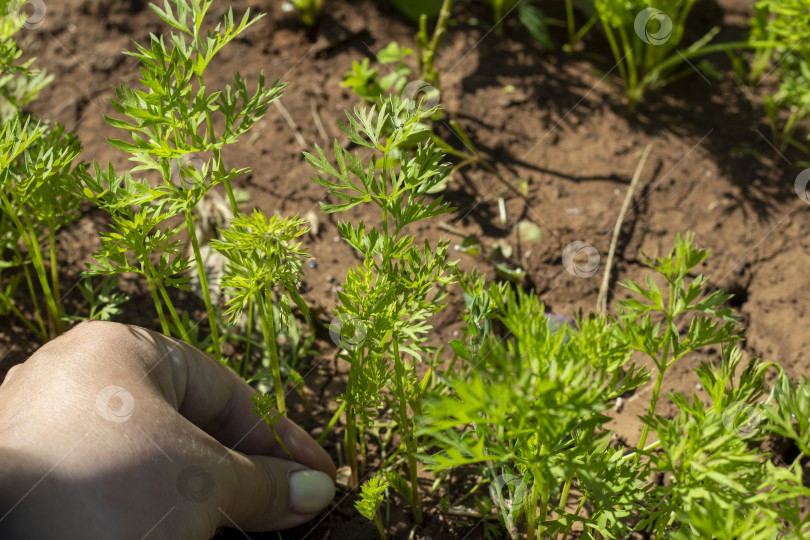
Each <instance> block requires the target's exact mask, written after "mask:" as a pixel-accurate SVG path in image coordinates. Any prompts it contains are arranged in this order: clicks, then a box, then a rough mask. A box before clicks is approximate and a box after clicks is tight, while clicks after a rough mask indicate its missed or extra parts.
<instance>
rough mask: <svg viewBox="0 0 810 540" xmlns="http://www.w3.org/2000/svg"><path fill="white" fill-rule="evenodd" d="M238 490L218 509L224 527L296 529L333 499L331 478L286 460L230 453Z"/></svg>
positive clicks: (261, 529) (251, 529)
mask: <svg viewBox="0 0 810 540" xmlns="http://www.w3.org/2000/svg"><path fill="white" fill-rule="evenodd" d="M231 457H232V460H231V465H232V472H231V473H230V474H231V475H232V476H231V478H236V479H237V485H238V487H239V489H237V490H236V496H234V497H232V499H231V500H230V501H229V503H230V504H229V505H228V507H227V510H221V512H222V514H223V517H224V518H225V519H224V520H223V521H222V524H223V525H227V526H236V527H238V528H240V529H242V530H245V531H269V530H281V529H289V528H290V527H295V526H297V525H300V524H302V523H306V522H307V521H310V520H312V519H313V518H315V517H316V516H317V515H318V513H319V512H320V511H321V510H323V509H324V508H326V507H327V506H328V505H329V503H330V502H331V501H332V499H333V498H334V496H335V485H334V483H333V482H332V479H331V478H330V477H329V476H328V475H327V474H325V473H323V472H321V471H315V470H311V469H306V468H303V467H301V465H298V464H296V463H293V462H291V461H288V460H286V459H278V458H273V457H265V456H244V455H241V454H237V453H235V452H234V453H232V454H231Z"/></svg>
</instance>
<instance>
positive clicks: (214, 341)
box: [185, 210, 222, 362]
mask: <svg viewBox="0 0 810 540" xmlns="http://www.w3.org/2000/svg"><path fill="white" fill-rule="evenodd" d="M185 214H186V228H188V236H189V239H190V240H191V248H192V250H194V262H195V263H196V264H197V274H198V275H199V276H200V287H201V288H202V293H203V302H205V311H206V313H207V314H208V326H209V327H210V331H211V346H212V347H213V349H214V357H215V358H216V359H217V360H218V361H220V362H222V346H221V345H220V343H219V328H218V327H217V320H216V315H215V314H214V308H213V306H212V305H211V291H210V289H209V287H208V277H207V276H206V274H205V264H204V263H203V260H202V254H201V253H200V242H199V241H198V240H197V232H196V231H195V230H194V219H193V217H192V216H191V210H187V211H186V213H185Z"/></svg>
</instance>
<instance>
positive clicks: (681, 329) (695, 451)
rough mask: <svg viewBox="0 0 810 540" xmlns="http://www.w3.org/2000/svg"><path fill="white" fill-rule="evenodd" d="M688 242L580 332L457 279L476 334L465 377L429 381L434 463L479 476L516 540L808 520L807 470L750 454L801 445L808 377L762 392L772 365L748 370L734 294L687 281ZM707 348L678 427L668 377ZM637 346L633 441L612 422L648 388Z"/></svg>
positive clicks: (461, 363) (738, 534)
mask: <svg viewBox="0 0 810 540" xmlns="http://www.w3.org/2000/svg"><path fill="white" fill-rule="evenodd" d="M693 242H694V236H693V235H691V234H687V235H686V236H685V237H684V238H680V237H679V238H678V239H677V244H676V247H675V249H673V250H672V251H671V252H670V253H669V254H668V255H666V256H665V257H661V258H657V259H650V258H645V261H646V263H647V264H648V265H649V266H650V268H651V270H652V272H653V273H654V274H655V275H656V276H657V278H653V277H652V276H650V277H648V278H647V280H646V284H644V285H642V284H637V283H634V282H631V281H628V282H626V283H625V284H624V285H625V286H626V287H627V288H628V289H629V290H630V291H631V292H632V293H633V297H632V298H630V299H627V300H621V301H620V302H619V303H618V306H617V309H618V314H619V315H618V319H610V318H604V317H599V316H591V317H588V318H580V319H578V320H577V321H576V327H574V326H568V325H563V326H562V327H559V326H557V327H556V329H555V327H554V326H553V325H552V324H551V321H550V319H549V318H547V317H544V307H543V305H542V304H541V303H540V302H539V300H538V299H537V297H536V296H534V295H533V294H527V293H524V292H523V291H522V290H520V289H519V290H518V291H517V292H514V291H513V290H512V289H511V288H510V287H507V286H497V285H493V286H491V287H489V288H487V287H485V286H484V283H483V280H481V279H462V280H460V282H461V284H462V286H463V287H464V289H465V292H466V293H467V298H468V310H467V314H466V320H467V340H466V341H454V342H452V343H451V346H452V348H453V350H454V352H455V354H456V359H455V365H456V368H455V370H448V371H447V372H446V373H445V376H444V377H443V381H442V384H437V385H434V386H433V389H432V391H431V400H430V401H429V402H428V403H427V404H426V405H425V406H424V407H423V410H424V415H423V417H422V423H421V426H422V427H421V429H420V430H419V431H418V434H421V435H422V436H423V437H424V438H425V439H426V440H425V441H424V443H425V446H426V447H433V448H435V449H436V450H435V451H434V452H431V453H426V454H425V455H424V459H425V461H426V463H428V464H429V465H431V466H432V467H433V469H434V470H438V471H442V470H447V469H450V468H453V467H459V466H469V465H471V464H480V465H481V466H482V469H483V471H484V472H483V474H484V475H485V476H488V477H489V478H491V482H492V483H491V489H490V497H491V499H492V501H494V502H495V506H496V507H497V508H499V509H500V512H501V517H502V521H503V524H504V527H505V529H506V532H507V533H508V534H509V535H510V536H511V537H513V538H518V537H521V536H522V533H524V532H525V534H526V537H527V538H530V539H532V538H536V537H542V538H563V539H565V538H568V537H569V535H570V534H571V533H572V530H573V528H574V527H575V526H577V527H580V528H581V529H582V530H584V532H583V534H584V537H586V538H622V537H628V536H631V535H633V534H634V533H647V534H653V535H655V537H656V538H663V537H677V538H699V537H700V538H702V537H713V538H728V539H729V540H730V539H732V538H751V539H753V538H773V537H776V535H777V534H782V533H784V532H785V529H784V527H783V524H782V523H783V522H782V521H780V520H784V522H789V523H791V526H792V531H796V532H791V533H788V534H787V536H786V537H789V538H794V537H795V538H798V537H801V533H802V531H805V530H807V529H808V527H809V526H810V519H808V518H803V517H802V516H801V514H800V513H798V512H795V511H794V509H795V508H797V505H798V501H799V500H800V497H802V496H805V494H806V493H807V488H804V487H802V483H801V472H799V469H801V467H800V466H796V465H789V466H788V467H775V466H772V465H769V463H770V462H769V458H770V456H769V455H768V453H767V452H765V451H763V450H762V449H761V448H758V447H756V446H752V445H750V444H749V441H751V440H754V441H761V440H762V439H764V438H765V437H766V436H767V434H768V433H769V432H774V433H784V434H786V436H788V437H789V438H791V439H792V440H796V441H797V446H798V447H799V448H801V449H804V450H802V451H805V450H806V440H807V434H806V432H807V430H806V429H805V428H806V425H805V424H807V422H804V421H803V420H800V421H795V420H793V418H794V416H792V415H795V418H798V417H799V415H800V414H802V415H806V414H807V412H808V411H807V406H808V404H809V403H810V399H808V398H807V395H808V393H807V390H806V388H807V381H805V382H804V385H803V386H793V385H789V384H788V383H785V382H782V383H780V384H782V386H780V387H779V388H780V391H778V392H777V391H771V392H770V393H767V392H766V390H765V387H764V383H765V378H766V372H767V371H768V369H770V368H772V367H775V366H774V365H773V364H769V363H760V362H758V361H756V360H751V361H750V362H749V363H748V365H747V366H746V367H745V369H743V370H742V372H741V373H739V370H738V367H739V366H740V364H741V359H742V353H741V351H740V349H739V348H738V347H736V346H735V341H737V340H738V339H739V322H738V320H737V319H736V318H735V317H733V316H732V314H731V311H730V309H728V308H726V307H723V305H722V304H723V303H724V302H726V301H727V300H728V298H729V295H727V294H725V293H723V292H722V291H719V290H709V288H708V287H707V284H708V280H707V278H705V277H703V276H701V275H698V276H696V277H690V276H692V275H693V271H694V269H695V268H696V267H697V266H698V265H699V264H701V263H702V262H703V261H704V260H705V258H706V257H707V256H708V252H707V251H705V250H701V249H698V248H696V247H694V245H693ZM657 280H658V281H661V280H662V281H663V282H664V283H665V286H663V287H662V286H660V285H659V284H658V282H657ZM496 320H497V321H498V325H495V324H490V321H492V322H494V321H496ZM496 326H498V327H500V328H502V330H500V331H499V332H496V331H495V328H496ZM709 346H713V347H718V346H719V347H721V348H722V354H721V356H720V358H719V360H718V363H719V366H718V365H717V364H715V363H711V364H710V363H703V364H701V365H700V366H699V367H698V368H697V369H696V374H697V377H698V379H699V380H700V382H701V384H702V387H703V388H704V389H705V390H706V393H707V394H708V397H709V400H708V402H706V401H704V400H702V399H700V398H699V397H698V396H697V395H694V394H693V395H692V396H691V398H688V397H686V396H684V395H682V394H680V393H674V394H673V395H671V396H669V399H670V400H671V402H672V404H673V405H674V406H675V408H676V411H677V412H676V413H675V415H674V417H673V416H670V417H663V416H660V415H657V414H656V405H657V403H658V401H659V398H660V391H661V388H662V385H663V384H664V381H665V380H666V379H665V375H666V373H667V372H668V370H669V369H670V368H671V367H672V366H673V365H674V364H675V363H676V362H678V361H679V360H681V359H682V358H684V357H686V356H687V355H691V354H693V353H694V352H695V351H697V350H699V349H703V348H706V347H709ZM634 350H635V351H641V352H643V353H645V354H646V355H648V356H649V357H650V359H651V360H652V363H653V365H654V367H655V368H656V373H655V377H654V378H655V382H654V383H653V386H652V393H651V396H650V398H649V401H648V402H647V404H646V406H645V408H646V409H647V412H646V414H645V415H643V416H642V417H641V419H642V421H643V424H644V427H643V431H642V434H641V437H640V440H639V442H638V443H637V444H636V445H628V444H626V443H619V442H616V441H613V440H612V435H613V434H612V432H611V431H610V430H608V429H606V428H605V425H606V423H607V422H608V421H609V420H610V419H611V416H610V410H611V407H612V406H613V405H614V404H615V403H616V401H615V400H616V399H617V398H619V397H621V396H622V395H623V394H625V393H626V392H628V391H630V390H633V389H637V388H639V387H640V386H641V385H642V384H645V383H646V382H647V381H648V380H649V378H650V375H649V374H648V373H647V371H646V370H644V369H642V370H639V369H638V368H636V367H635V366H634V364H633V363H632V362H631V360H630V356H631V353H632V351H634ZM777 369H778V368H777ZM779 377H780V379H779V380H780V381H781V380H782V377H783V374H780V376H779ZM639 395H641V394H639ZM774 395H776V397H775V398H774ZM799 411H801V412H799ZM766 416H767V418H769V419H770V418H772V420H770V421H768V422H763V423H762V426H760V422H761V421H762V419H763V418H765V417H766ZM651 435H654V436H655V439H654V441H653V442H651V443H649V444H648V438H649V437H650V436H651ZM656 478H661V479H663V481H662V482H659V481H655V479H656ZM505 491H506V493H504V492H505ZM524 520H525V525H523V523H524ZM741 524H746V525H747V528H745V527H741Z"/></svg>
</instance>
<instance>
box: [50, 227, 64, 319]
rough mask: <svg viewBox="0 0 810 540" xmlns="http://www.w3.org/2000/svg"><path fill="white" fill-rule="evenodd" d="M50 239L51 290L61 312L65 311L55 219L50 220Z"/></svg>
mask: <svg viewBox="0 0 810 540" xmlns="http://www.w3.org/2000/svg"><path fill="white" fill-rule="evenodd" d="M48 240H49V242H50V245H49V246H48V248H49V250H48V252H49V256H50V258H51V260H50V263H51V290H52V291H53V294H54V299H56V301H57V303H58V304H59V308H60V312H61V313H63V312H64V308H63V307H62V306H61V303H62V302H61V298H60V297H61V294H60V292H59V290H60V287H59V266H58V264H57V260H56V227H55V226H54V223H53V220H49V221H48Z"/></svg>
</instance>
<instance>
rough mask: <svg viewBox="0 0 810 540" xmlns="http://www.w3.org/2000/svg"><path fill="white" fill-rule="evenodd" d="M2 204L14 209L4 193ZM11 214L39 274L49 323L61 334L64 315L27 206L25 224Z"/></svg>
mask: <svg viewBox="0 0 810 540" xmlns="http://www.w3.org/2000/svg"><path fill="white" fill-rule="evenodd" d="M0 202H2V203H3V206H5V207H6V208H7V209H11V208H12V205H11V201H9V199H8V197H6V195H5V194H4V193H2V192H0ZM9 214H10V217H11V219H12V221H13V223H14V225H15V226H16V227H17V231H18V232H19V234H20V237H21V238H22V240H23V243H24V244H25V247H26V248H27V249H28V254H29V256H30V257H31V263H32V264H33V266H34V271H35V272H36V274H37V279H38V280H39V283H40V286H41V287H42V291H43V293H44V296H45V304H46V306H47V307H48V312H49V313H48V315H49V322H50V323H51V324H52V327H53V328H54V329H55V333H56V334H61V333H62V332H63V331H64V322H63V321H62V319H61V316H62V313H61V310H60V309H59V308H58V306H57V304H56V302H55V300H54V297H53V294H52V291H51V287H50V284H49V281H48V276H47V273H46V272H45V263H44V261H43V258H42V251H41V250H40V248H39V242H37V237H36V233H35V231H34V226H33V225H32V224H31V220H30V218H29V217H28V212H27V211H26V210H25V206H21V207H20V214H21V215H22V218H23V220H25V223H24V224H23V221H21V220H20V218H19V217H18V216H17V215H16V213H11V212H9ZM29 287H30V284H29ZM32 291H33V289H32ZM37 310H38V311H39V308H38V307H37Z"/></svg>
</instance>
